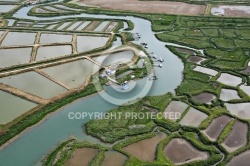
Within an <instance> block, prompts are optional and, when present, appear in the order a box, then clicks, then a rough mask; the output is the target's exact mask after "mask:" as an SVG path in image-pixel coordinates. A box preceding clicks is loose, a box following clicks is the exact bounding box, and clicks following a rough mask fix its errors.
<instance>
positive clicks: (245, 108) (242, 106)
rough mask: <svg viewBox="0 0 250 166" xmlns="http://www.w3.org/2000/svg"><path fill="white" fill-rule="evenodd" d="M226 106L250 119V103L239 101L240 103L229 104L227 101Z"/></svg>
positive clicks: (239, 115)
mask: <svg viewBox="0 0 250 166" xmlns="http://www.w3.org/2000/svg"><path fill="white" fill-rule="evenodd" d="M225 106H226V107H227V110H228V111H229V112H230V113H231V114H233V115H236V116H238V117H240V118H242V119H250V110H249V108H250V103H239V104H228V103H226V104H225Z"/></svg>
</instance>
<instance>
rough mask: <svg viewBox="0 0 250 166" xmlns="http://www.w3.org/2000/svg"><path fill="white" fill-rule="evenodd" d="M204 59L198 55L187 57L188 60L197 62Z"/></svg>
mask: <svg viewBox="0 0 250 166" xmlns="http://www.w3.org/2000/svg"><path fill="white" fill-rule="evenodd" d="M203 60H204V59H203V58H201V57H199V56H191V57H189V58H188V61H190V62H194V63H199V62H201V61H203Z"/></svg>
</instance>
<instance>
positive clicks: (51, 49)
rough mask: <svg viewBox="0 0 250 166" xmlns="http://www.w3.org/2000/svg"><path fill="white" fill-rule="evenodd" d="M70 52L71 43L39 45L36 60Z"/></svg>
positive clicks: (60, 55)
mask: <svg viewBox="0 0 250 166" xmlns="http://www.w3.org/2000/svg"><path fill="white" fill-rule="evenodd" d="M70 54H72V48H71V45H63V46H45V47H39V48H38V51H37V55H36V62H37V61H41V60H48V59H52V58H58V57H62V56H66V55H70Z"/></svg>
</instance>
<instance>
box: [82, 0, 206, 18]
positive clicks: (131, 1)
mask: <svg viewBox="0 0 250 166" xmlns="http://www.w3.org/2000/svg"><path fill="white" fill-rule="evenodd" d="M80 2H82V3H84V4H88V5H94V6H99V7H102V8H107V9H114V10H127V11H137V12H144V13H166V14H181V15H201V14H203V13H204V11H205V9H206V6H204V5H194V4H187V3H183V2H166V1H139V0H101V1H100V0H81V1H80Z"/></svg>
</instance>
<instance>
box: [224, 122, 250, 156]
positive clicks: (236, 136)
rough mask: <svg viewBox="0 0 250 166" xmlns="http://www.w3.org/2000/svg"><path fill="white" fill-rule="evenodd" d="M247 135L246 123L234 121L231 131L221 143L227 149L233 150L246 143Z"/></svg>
mask: <svg viewBox="0 0 250 166" xmlns="http://www.w3.org/2000/svg"><path fill="white" fill-rule="evenodd" d="M247 135H248V125H247V124H246V123H243V122H240V121H236V122H235V124H234V126H233V129H232V131H231V132H230V134H229V135H228V137H227V138H226V140H225V141H224V142H223V143H222V145H223V146H224V147H225V148H226V149H227V151H229V152H233V151H235V150H236V149H238V148H240V147H243V146H245V145H246V144H247Z"/></svg>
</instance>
